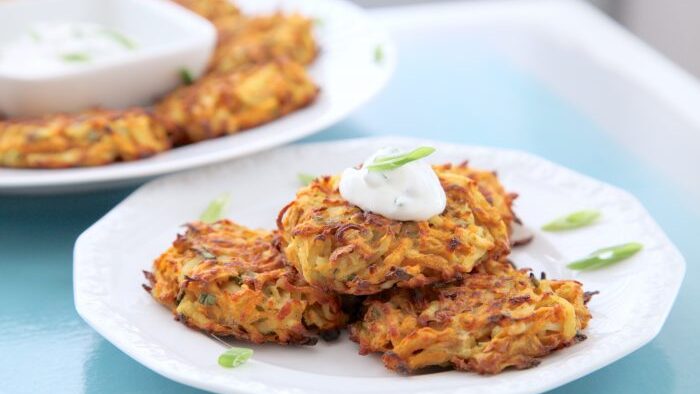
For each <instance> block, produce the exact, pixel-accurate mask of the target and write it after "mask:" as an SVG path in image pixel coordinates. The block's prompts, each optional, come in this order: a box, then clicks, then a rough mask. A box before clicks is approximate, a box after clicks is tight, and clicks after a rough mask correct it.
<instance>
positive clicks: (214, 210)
mask: <svg viewBox="0 0 700 394" xmlns="http://www.w3.org/2000/svg"><path fill="white" fill-rule="evenodd" d="M229 200H230V196H229V194H228V193H224V194H222V195H220V196H219V197H217V198H216V199H215V200H214V201H212V202H210V203H209V206H207V209H205V210H204V212H202V214H201V215H200V216H199V220H201V221H203V222H204V223H214V222H216V221H217V220H219V219H221V218H223V216H224V212H225V211H226V208H228V203H229Z"/></svg>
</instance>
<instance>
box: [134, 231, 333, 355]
mask: <svg viewBox="0 0 700 394" xmlns="http://www.w3.org/2000/svg"><path fill="white" fill-rule="evenodd" d="M274 238H275V235H274V233H272V232H269V231H263V230H250V229H248V228H246V227H243V226H240V225H237V224H235V223H232V222H230V221H228V220H221V221H219V222H216V223H214V224H211V225H208V224H204V223H201V222H195V223H191V224H189V225H188V229H187V232H186V233H185V234H184V235H180V236H178V238H177V240H176V241H175V242H174V243H173V246H172V247H171V248H170V249H168V250H167V251H166V252H165V253H164V254H163V255H161V256H160V257H159V258H158V259H157V260H156V261H155V262H154V265H153V273H152V274H151V273H147V274H146V276H147V278H148V279H149V280H150V285H149V286H147V290H150V293H151V294H152V295H153V297H154V298H155V299H156V300H158V302H160V303H161V304H163V305H165V306H167V307H168V308H170V309H171V310H173V312H174V313H175V315H176V316H177V318H178V319H179V320H180V321H182V322H184V323H185V324H187V325H188V326H190V327H193V328H197V329H200V330H203V331H206V332H210V333H214V334H219V335H225V336H233V337H236V338H238V339H243V340H248V341H251V342H255V343H262V342H277V343H282V344H288V343H290V344H291V343H295V344H314V343H315V342H316V340H317V338H318V335H319V334H321V333H328V332H336V331H337V330H338V329H339V328H341V327H342V326H343V325H344V324H345V321H346V317H345V315H344V314H343V313H342V312H341V309H340V300H339V298H338V297H337V296H335V295H334V294H328V293H325V292H322V291H320V290H318V289H315V288H313V287H311V286H309V285H308V284H306V283H305V282H304V280H303V279H302V278H301V277H300V276H299V274H298V273H297V272H296V270H294V268H292V267H289V266H287V265H286V264H285V263H284V258H283V256H282V253H281V252H280V251H279V249H278V248H277V246H276V245H275V239H274Z"/></svg>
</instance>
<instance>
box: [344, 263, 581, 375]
mask: <svg viewBox="0 0 700 394" xmlns="http://www.w3.org/2000/svg"><path fill="white" fill-rule="evenodd" d="M479 271H480V272H474V273H471V274H469V275H466V276H465V277H464V281H463V282H462V283H461V284H456V285H446V286H433V287H426V288H422V289H392V290H390V291H389V292H387V293H385V294H381V295H377V296H372V297H370V298H368V299H367V300H366V301H365V304H364V307H365V314H364V318H363V320H362V321H359V322H357V323H355V324H354V325H353V326H351V329H350V330H351V338H352V339H353V340H354V341H356V342H358V343H359V344H360V353H361V354H368V353H371V352H379V353H383V356H382V361H383V362H384V364H385V365H386V367H387V368H389V369H392V370H395V371H398V372H402V373H411V372H415V371H417V370H420V369H423V368H427V367H436V366H437V367H452V368H455V369H459V370H465V371H473V372H478V373H482V374H495V373H499V372H501V371H502V370H504V369H506V368H509V367H513V368H517V369H523V368H529V367H532V366H535V365H537V364H538V363H539V358H540V357H543V356H545V355H547V354H549V353H551V352H553V351H555V350H557V349H560V348H563V347H566V346H569V345H572V344H574V343H576V342H578V341H581V340H583V339H585V336H583V335H582V334H580V331H581V330H583V329H584V328H585V327H586V325H587V324H588V320H589V319H590V317H591V316H590V313H589V311H588V309H587V308H586V306H585V304H584V293H583V290H582V288H581V284H580V283H578V282H575V281H552V280H546V279H542V280H536V279H534V277H531V276H528V272H527V271H526V270H523V271H517V270H515V269H513V268H510V266H509V265H507V263H504V262H503V263H499V262H495V263H494V262H492V263H490V264H484V265H482V266H481V267H480V269H479Z"/></svg>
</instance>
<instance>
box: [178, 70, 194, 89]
mask: <svg viewBox="0 0 700 394" xmlns="http://www.w3.org/2000/svg"><path fill="white" fill-rule="evenodd" d="M180 79H181V80H182V83H183V84H185V85H192V84H193V83H194V76H193V75H192V72H191V71H190V70H188V69H186V68H181V69H180Z"/></svg>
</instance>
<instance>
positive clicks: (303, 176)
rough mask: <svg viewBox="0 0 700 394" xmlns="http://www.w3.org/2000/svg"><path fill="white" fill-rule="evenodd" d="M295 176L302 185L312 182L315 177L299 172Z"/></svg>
mask: <svg viewBox="0 0 700 394" xmlns="http://www.w3.org/2000/svg"><path fill="white" fill-rule="evenodd" d="M297 178H299V183H301V184H302V185H304V186H308V184H309V183H311V182H313V180H314V179H316V176H314V175H311V174H306V173H303V172H300V173H298V174H297Z"/></svg>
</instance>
